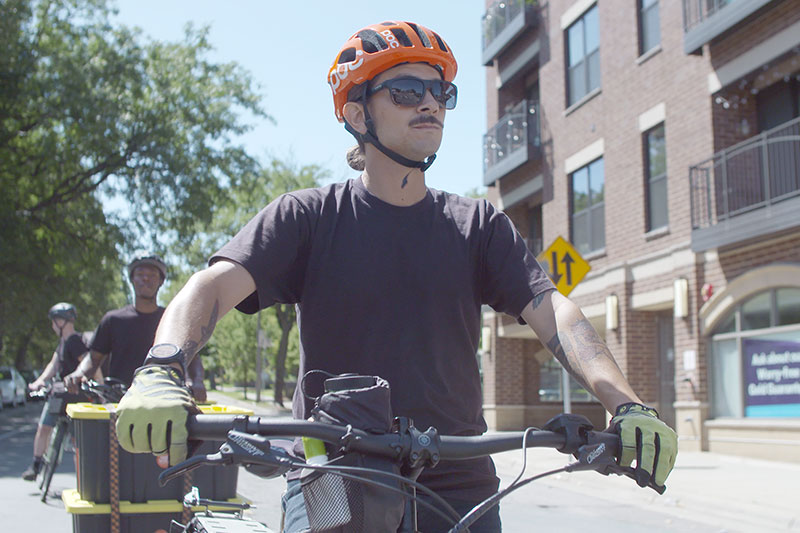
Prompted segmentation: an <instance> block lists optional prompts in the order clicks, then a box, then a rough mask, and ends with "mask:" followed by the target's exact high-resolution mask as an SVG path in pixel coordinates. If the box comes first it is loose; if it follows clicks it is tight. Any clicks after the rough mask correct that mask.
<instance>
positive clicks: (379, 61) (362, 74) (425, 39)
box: [328, 21, 458, 122]
mask: <svg viewBox="0 0 800 533" xmlns="http://www.w3.org/2000/svg"><path fill="white" fill-rule="evenodd" d="M401 63H429V64H430V65H432V66H434V67H436V68H437V69H438V70H439V71H440V72H441V74H442V77H443V78H444V80H445V81H450V82H451V81H453V79H454V78H455V77H456V71H457V70H458V65H457V63H456V58H455V57H454V56H453V52H452V51H451V50H450V47H449V46H447V44H446V43H445V42H444V40H443V39H442V38H441V37H439V35H437V34H436V32H433V31H431V30H429V29H428V28H426V27H424V26H420V25H418V24H414V23H413V22H394V21H390V22H381V23H380V24H373V25H371V26H367V27H366V28H363V29H361V30H359V31H357V32H356V33H355V34H354V35H353V36H352V37H350V38H349V39H348V40H347V42H346V43H344V45H343V46H342V49H341V50H340V51H339V53H338V54H337V55H336V61H334V63H333V66H332V67H331V69H330V71H328V84H329V85H330V86H331V91H333V105H334V107H335V109H336V118H337V119H339V122H344V115H343V114H342V108H343V107H344V104H345V103H347V94H348V92H349V91H350V89H352V88H353V87H355V86H357V85H360V84H362V83H364V82H365V81H369V80H371V79H372V78H374V77H375V76H377V75H378V74H380V73H381V72H383V71H384V70H387V69H390V68H392V67H394V66H397V65H400V64H401Z"/></svg>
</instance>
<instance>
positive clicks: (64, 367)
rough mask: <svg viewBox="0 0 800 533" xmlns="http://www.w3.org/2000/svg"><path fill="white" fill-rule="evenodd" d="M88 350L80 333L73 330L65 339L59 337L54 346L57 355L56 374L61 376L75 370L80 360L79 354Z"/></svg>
mask: <svg viewBox="0 0 800 533" xmlns="http://www.w3.org/2000/svg"><path fill="white" fill-rule="evenodd" d="M87 351H88V348H87V347H86V344H84V342H83V336H82V334H80V333H78V332H75V333H73V334H72V335H70V336H69V337H67V338H66V339H61V340H60V341H59V343H58V348H56V354H57V356H58V374H59V376H60V377H61V378H65V377H67V376H68V375H70V374H72V373H73V372H75V369H76V368H78V364H80V362H81V356H82V355H83V354H85V353H86V352H87Z"/></svg>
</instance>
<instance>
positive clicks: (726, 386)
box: [709, 288, 800, 418]
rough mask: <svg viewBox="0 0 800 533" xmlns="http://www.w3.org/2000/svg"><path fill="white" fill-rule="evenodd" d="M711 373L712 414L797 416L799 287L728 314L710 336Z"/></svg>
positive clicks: (768, 295) (760, 297) (755, 300)
mask: <svg viewBox="0 0 800 533" xmlns="http://www.w3.org/2000/svg"><path fill="white" fill-rule="evenodd" d="M737 325H740V327H737ZM709 372H710V375H709V378H710V382H711V383H710V386H711V396H712V397H711V410H712V414H713V416H715V417H741V416H746V417H761V418H766V417H793V418H800V289H795V288H780V289H773V290H769V291H765V292H763V293H761V294H758V295H756V296H754V297H752V298H750V299H749V300H747V301H745V302H744V303H742V304H741V305H739V306H737V307H736V309H734V310H733V311H731V313H730V315H729V316H727V317H725V319H723V320H722V321H721V323H720V326H719V327H718V328H717V329H716V330H715V331H714V334H713V336H712V340H711V364H710V370H709Z"/></svg>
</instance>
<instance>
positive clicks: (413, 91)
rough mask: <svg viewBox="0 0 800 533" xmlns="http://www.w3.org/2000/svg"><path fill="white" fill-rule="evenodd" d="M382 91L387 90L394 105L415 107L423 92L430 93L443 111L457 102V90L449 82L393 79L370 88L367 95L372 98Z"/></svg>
mask: <svg viewBox="0 0 800 533" xmlns="http://www.w3.org/2000/svg"><path fill="white" fill-rule="evenodd" d="M382 89H389V95H390V96H391V97H392V102H394V103H395V104H396V105H402V106H415V105H419V104H420V102H422V100H423V99H424V98H425V91H428V90H429V91H430V92H431V94H432V95H433V98H434V100H436V101H437V102H439V105H441V106H442V107H444V108H445V109H455V107H456V100H458V89H457V88H456V86H455V85H453V84H452V83H450V82H449V81H444V80H421V79H419V78H393V79H391V80H386V81H384V82H382V83H379V84H378V85H376V86H375V87H372V88H371V89H370V90H369V91H368V94H369V95H370V96H372V95H373V94H375V93H376V92H378V91H380V90H382Z"/></svg>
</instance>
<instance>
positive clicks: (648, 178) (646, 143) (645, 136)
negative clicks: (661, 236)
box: [642, 121, 669, 233]
mask: <svg viewBox="0 0 800 533" xmlns="http://www.w3.org/2000/svg"><path fill="white" fill-rule="evenodd" d="M658 129H661V130H662V132H663V135H662V138H663V139H664V172H663V173H661V174H658V175H656V176H653V175H652V174H651V172H652V170H653V169H652V164H651V157H650V143H651V140H650V136H651V135H652V134H653V133H654V132H655V131H656V130H658ZM642 152H643V157H644V203H645V205H644V212H645V222H644V225H645V233H649V232H651V231H656V230H660V229H664V228H668V227H669V180H668V179H667V178H668V176H669V170H668V168H667V128H666V125H665V123H664V122H663V121H662V122H659V123H658V124H656V125H655V126H653V127H652V128H649V129H647V130H645V131H644V132H643V133H642ZM662 181H663V182H664V189H665V194H664V212H665V213H666V219H665V220H664V223H663V224H661V225H659V226H655V225H654V223H653V203H652V201H651V195H650V192H651V189H652V187H653V184H654V183H655V182H662Z"/></svg>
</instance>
